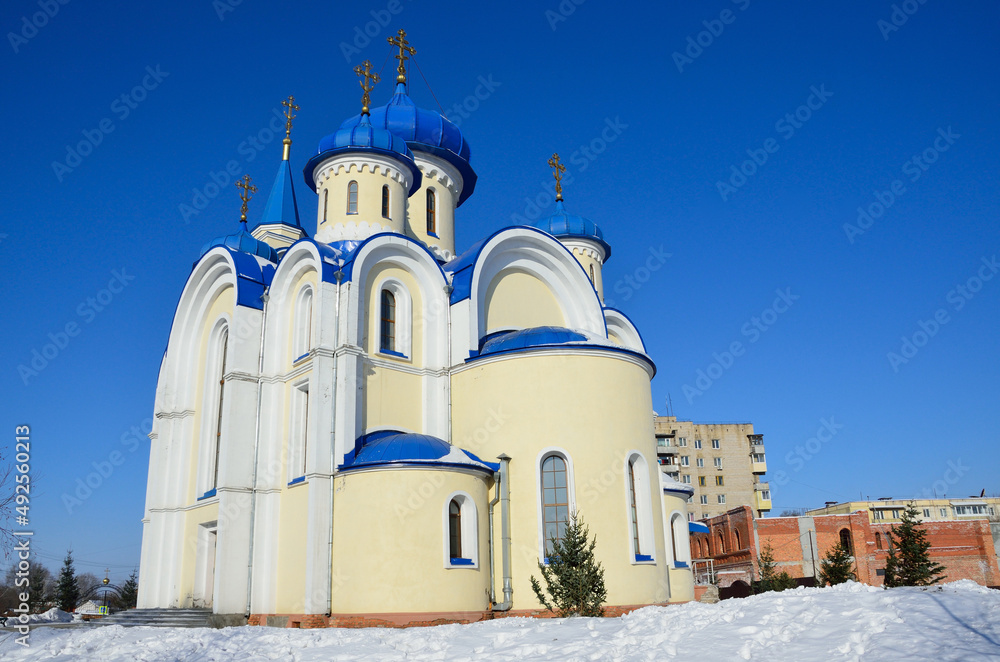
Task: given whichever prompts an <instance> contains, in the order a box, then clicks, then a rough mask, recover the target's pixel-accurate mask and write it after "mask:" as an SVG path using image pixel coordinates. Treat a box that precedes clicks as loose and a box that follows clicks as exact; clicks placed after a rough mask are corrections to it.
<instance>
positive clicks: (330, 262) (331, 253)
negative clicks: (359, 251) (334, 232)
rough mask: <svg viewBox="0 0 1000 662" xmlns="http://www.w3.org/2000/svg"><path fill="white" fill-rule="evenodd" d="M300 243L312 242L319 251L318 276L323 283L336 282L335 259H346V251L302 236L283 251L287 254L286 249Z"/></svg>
mask: <svg viewBox="0 0 1000 662" xmlns="http://www.w3.org/2000/svg"><path fill="white" fill-rule="evenodd" d="M301 243H307V244H312V245H313V246H315V247H316V251H317V252H318V253H319V258H320V260H319V261H320V278H321V279H322V280H323V282H324V283H336V282H337V276H336V275H335V274H336V273H337V260H339V259H344V260H345V261H346V260H347V257H348V256H347V255H346V253H345V252H344V251H343V250H342V249H339V248H337V247H336V245H334V244H323V243H320V242H318V241H316V240H315V239H313V238H311V237H303V238H302V239H299V240H298V241H296V242H295V243H294V244H292V245H291V246H289V247H288V250H286V251H285V255H288V251H290V250H292V249H293V248H295V247H296V246H298V245H299V244H301ZM337 243H348V242H337Z"/></svg>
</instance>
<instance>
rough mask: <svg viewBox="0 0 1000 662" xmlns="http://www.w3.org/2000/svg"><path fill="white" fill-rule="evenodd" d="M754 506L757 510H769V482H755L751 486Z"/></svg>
mask: <svg viewBox="0 0 1000 662" xmlns="http://www.w3.org/2000/svg"><path fill="white" fill-rule="evenodd" d="M753 498H754V507H755V508H756V509H757V510H761V511H763V510H771V484H770V483H757V484H756V485H754V486H753Z"/></svg>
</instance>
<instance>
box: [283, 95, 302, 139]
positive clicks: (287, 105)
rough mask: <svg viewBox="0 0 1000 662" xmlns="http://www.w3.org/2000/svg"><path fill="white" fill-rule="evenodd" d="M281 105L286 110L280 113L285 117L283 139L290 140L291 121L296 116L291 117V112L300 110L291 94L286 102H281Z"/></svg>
mask: <svg viewBox="0 0 1000 662" xmlns="http://www.w3.org/2000/svg"><path fill="white" fill-rule="evenodd" d="M281 105H282V106H284V107H285V108H286V109H287V110H285V111H283V113H282V114H283V115H284V116H285V137H286V138H291V136H292V120H293V119H295V118H296V117H297V116H296V115H292V111H293V110H300V108H299V107H298V106H297V105H295V97H293V96H292V95H291V94H289V95H288V100H287V101H282V102H281Z"/></svg>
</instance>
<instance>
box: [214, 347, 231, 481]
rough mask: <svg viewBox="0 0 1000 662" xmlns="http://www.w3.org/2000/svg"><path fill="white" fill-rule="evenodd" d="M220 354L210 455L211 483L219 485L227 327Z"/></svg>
mask: <svg viewBox="0 0 1000 662" xmlns="http://www.w3.org/2000/svg"><path fill="white" fill-rule="evenodd" d="M220 344H221V345H222V356H221V360H220V361H219V402H218V407H219V415H218V416H217V417H216V419H215V453H214V454H213V456H212V464H213V465H214V466H213V467H212V485H211V487H217V486H218V485H219V452H220V451H221V450H222V403H223V398H224V396H225V392H226V348H227V347H228V346H229V329H225V330H224V331H223V332H222V339H221V342H220Z"/></svg>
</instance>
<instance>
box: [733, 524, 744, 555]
mask: <svg viewBox="0 0 1000 662" xmlns="http://www.w3.org/2000/svg"><path fill="white" fill-rule="evenodd" d="M733 535H734V536H736V549H738V550H739V549H743V544H742V543H741V542H740V530H739V529H733Z"/></svg>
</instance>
